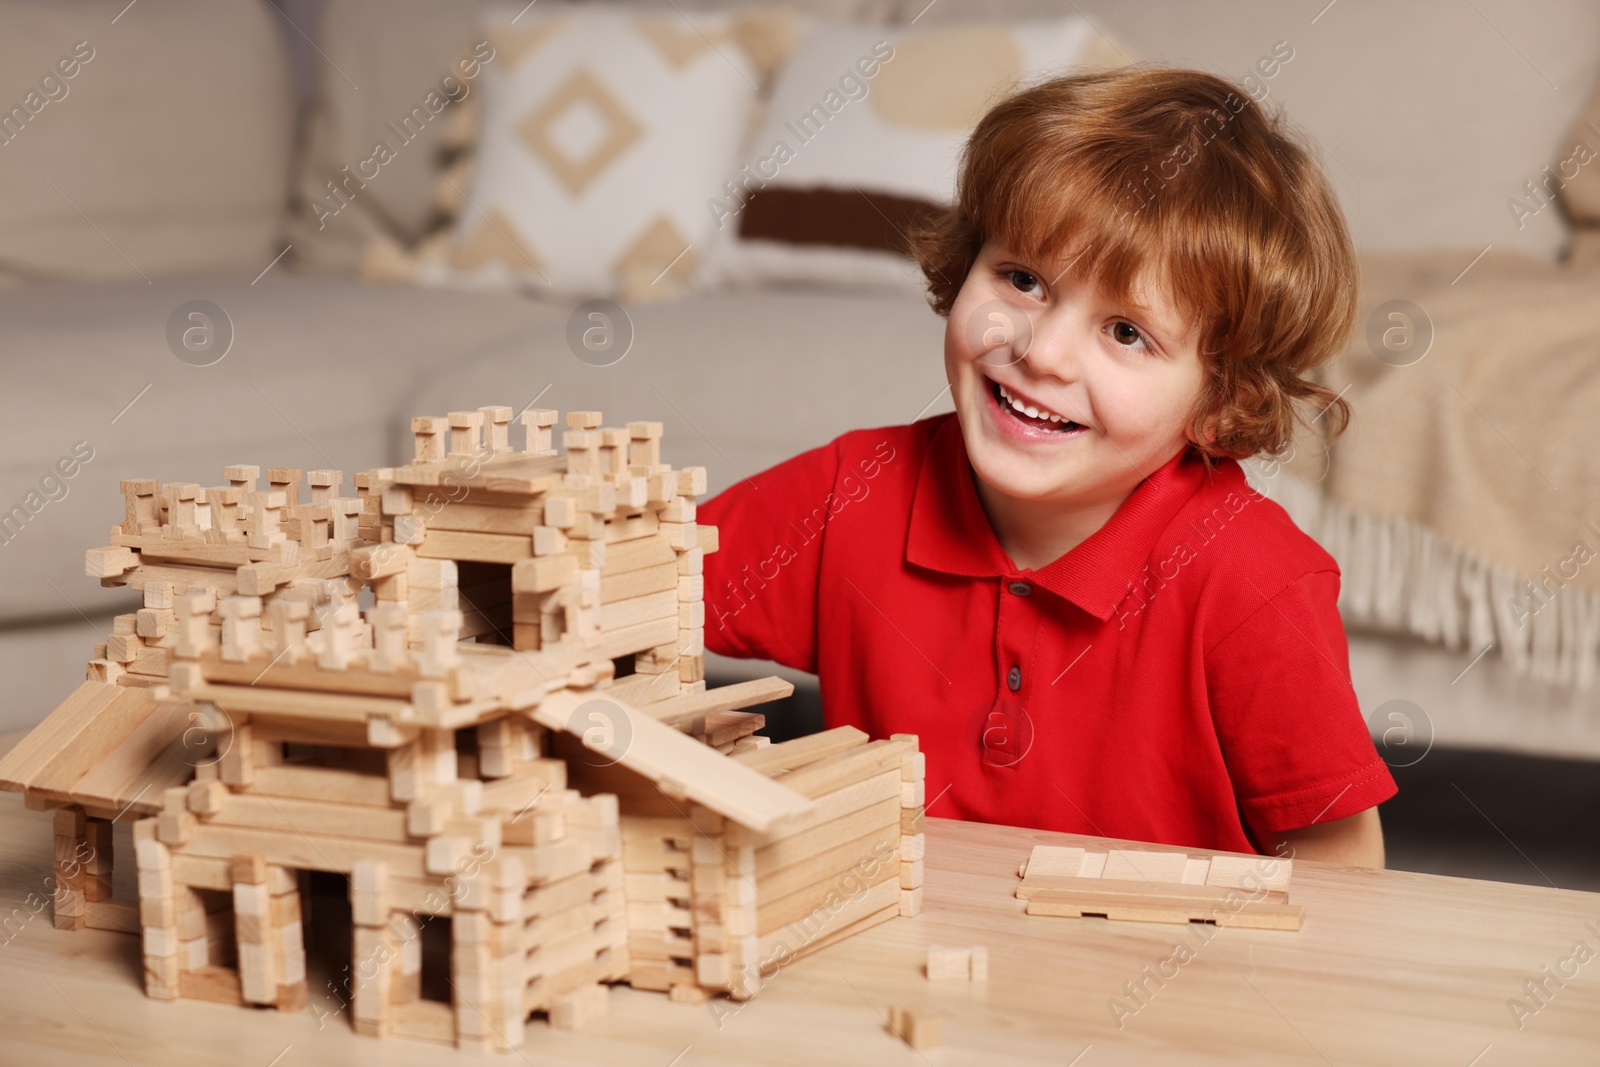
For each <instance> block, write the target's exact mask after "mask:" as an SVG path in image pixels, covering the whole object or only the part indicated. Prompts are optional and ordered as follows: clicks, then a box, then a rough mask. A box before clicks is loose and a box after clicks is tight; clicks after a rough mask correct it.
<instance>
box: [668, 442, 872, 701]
mask: <svg viewBox="0 0 1600 1067" xmlns="http://www.w3.org/2000/svg"><path fill="white" fill-rule="evenodd" d="M839 445H840V442H839V441H838V440H835V441H833V442H831V443H829V444H826V445H823V446H821V447H820V448H813V449H811V450H810V451H807V452H803V453H801V454H800V455H798V456H793V457H791V458H790V459H787V460H784V461H783V462H782V463H779V464H777V465H776V466H773V467H769V468H768V469H766V470H764V471H761V472H760V473H759V474H756V475H755V476H754V477H750V478H742V479H740V480H739V481H738V482H735V483H734V484H733V485H732V486H730V487H729V488H727V489H725V490H724V491H723V492H721V493H719V494H717V495H716V496H715V497H713V498H712V499H711V500H709V501H707V502H706V503H704V504H702V505H700V507H699V508H698V513H697V521H699V522H700V523H703V524H706V525H710V526H715V527H717V529H718V539H717V540H718V548H717V551H716V552H713V553H711V554H710V555H708V556H706V557H705V566H704V585H705V613H706V622H705V642H706V647H707V648H708V649H710V650H711V651H713V652H717V653H720V654H721V655H724V656H736V657H741V658H757V659H769V660H773V661H775V662H778V663H782V664H783V665H784V666H786V667H794V668H795V669H797V670H803V671H811V672H813V673H814V672H815V671H816V669H817V666H816V654H817V652H816V601H817V584H818V580H819V575H820V573H821V554H822V553H821V546H820V545H819V544H817V543H814V542H805V541H802V540H800V538H799V537H798V536H797V535H796V533H795V530H796V529H799V528H803V527H804V524H805V523H807V522H808V521H809V522H814V525H815V526H817V527H818V528H819V529H820V527H821V526H822V525H825V524H826V522H827V517H828V514H829V512H828V510H827V509H828V503H829V501H830V500H831V499H832V496H833V488H834V484H835V481H836V479H837V477H838V472H839ZM818 515H820V519H818V518H816V516H818ZM816 540H818V541H820V540H821V534H820V533H819V534H818V535H817V538H816Z"/></svg>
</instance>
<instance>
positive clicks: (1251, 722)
mask: <svg viewBox="0 0 1600 1067" xmlns="http://www.w3.org/2000/svg"><path fill="white" fill-rule="evenodd" d="M1338 598H1339V574H1338V572H1337V571H1314V572H1312V573H1309V574H1305V575H1302V576H1301V577H1300V578H1298V579H1296V580H1295V581H1293V582H1291V583H1289V584H1288V585H1287V586H1285V587H1284V588H1283V590H1282V591H1280V592H1279V593H1277V594H1276V595H1275V596H1273V597H1272V598H1271V599H1270V600H1269V599H1265V598H1263V602H1262V604H1261V606H1260V607H1259V608H1257V609H1256V610H1255V611H1253V612H1252V613H1251V614H1250V615H1249V616H1248V617H1246V618H1245V620H1244V621H1243V622H1242V623H1240V624H1239V625H1238V626H1237V627H1235V628H1234V629H1233V631H1232V632H1231V633H1228V634H1226V635H1225V636H1224V637H1223V638H1222V639H1221V640H1220V641H1218V642H1217V644H1216V645H1215V646H1213V647H1212V649H1211V650H1210V651H1208V652H1207V653H1206V680H1207V689H1208V693H1209V697H1210V701H1211V713H1212V718H1213V721H1214V722H1215V725H1216V729H1217V733H1218V737H1219V739H1220V741H1221V744H1222V752H1223V758H1224V759H1225V760H1226V761H1227V765H1228V771H1229V774H1230V776H1231V777H1232V778H1233V784H1234V794H1235V796H1236V797H1237V798H1238V802H1239V810H1240V812H1241V814H1242V815H1243V817H1244V819H1245V822H1246V824H1247V825H1248V826H1249V827H1250V829H1251V831H1252V832H1253V833H1254V834H1255V835H1256V837H1257V839H1258V840H1264V839H1265V838H1266V837H1267V836H1268V835H1270V834H1276V833H1282V832H1284V831H1287V830H1297V829H1300V828H1302V827H1305V826H1312V825H1314V824H1317V823H1324V822H1331V821H1333V820H1334V819H1342V818H1345V817H1346V816H1349V815H1354V814H1356V813H1357V812H1361V811H1365V810H1366V809H1367V808H1370V807H1372V806H1374V805H1375V804H1378V803H1381V802H1382V801H1385V800H1387V799H1389V798H1390V797H1392V796H1394V794H1395V793H1396V792H1397V791H1398V789H1397V787H1396V785H1395V783H1394V778H1393V777H1392V776H1391V775H1390V774H1389V768H1388V767H1387V766H1386V765H1385V764H1384V762H1383V760H1382V759H1381V758H1379V756H1378V752H1377V749H1376V747H1375V746H1374V745H1373V743H1372V737H1371V735H1370V734H1369V733H1368V730H1367V725H1366V722H1365V721H1364V720H1363V719H1362V716H1361V708H1360V705H1359V704H1358V703H1357V701H1356V694H1355V689H1354V687H1353V686H1352V685H1351V684H1350V662H1349V650H1348V647H1347V645H1346V641H1345V633H1344V624H1343V622H1342V621H1341V620H1340V618H1339V610H1338Z"/></svg>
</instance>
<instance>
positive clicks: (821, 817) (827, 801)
mask: <svg viewBox="0 0 1600 1067" xmlns="http://www.w3.org/2000/svg"><path fill="white" fill-rule="evenodd" d="M891 798H893V799H895V800H899V798H900V774H899V772H898V771H895V770H892V769H891V770H887V771H883V772H881V773H879V774H875V775H873V776H872V777H871V778H863V779H861V781H859V782H852V783H851V784H850V785H847V786H845V787H844V788H842V789H835V790H834V791H833V792H831V793H824V794H822V795H821V796H820V797H814V798H812V799H813V807H812V810H811V814H809V815H806V816H805V817H803V818H798V819H794V820H791V821H790V822H788V823H786V824H784V828H783V833H784V834H797V833H801V832H802V831H805V830H809V829H811V828H812V827H814V826H819V825H821V824H822V823H825V822H831V821H832V820H834V819H840V818H843V817H844V816H846V815H849V814H851V813H853V812H857V811H860V810H861V809H862V808H867V807H871V806H872V805H874V804H881V803H882V802H883V801H885V800H889V799H891ZM894 824H895V828H896V829H895V832H896V833H899V825H900V821H899V820H898V819H896V820H894ZM780 839H781V838H780V837H778V836H775V835H770V834H756V833H754V832H751V831H741V832H740V834H739V840H740V842H741V843H742V844H753V845H755V846H756V847H757V848H762V847H765V846H766V845H769V844H773V843H774V842H776V841H778V840H780Z"/></svg>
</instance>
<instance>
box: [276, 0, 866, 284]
mask: <svg viewBox="0 0 1600 1067" xmlns="http://www.w3.org/2000/svg"><path fill="white" fill-rule="evenodd" d="M893 5H894V0H790V2H789V3H788V4H786V5H782V6H784V7H789V8H793V9H795V10H797V11H801V12H804V13H807V14H810V15H815V16H817V17H831V18H840V19H852V20H857V21H862V22H881V21H883V20H884V19H885V18H887V17H888V14H889V12H890V10H891V9H892V8H893ZM507 6H508V3H507V0H326V4H325V9H324V14H323V19H322V25H321V27H320V28H319V30H318V31H317V32H316V33H314V34H313V36H314V37H315V38H316V40H317V43H318V46H319V47H320V48H321V50H322V52H323V53H325V55H326V56H327V61H323V60H322V59H321V58H318V59H317V62H318V67H319V75H320V79H319V80H320V85H319V88H318V90H317V95H316V98H315V102H314V105H313V108H312V114H311V121H310V124H309V127H308V131H307V146H306V150H305V153H304V158H303V160H302V161H301V163H300V165H299V167H298V171H297V174H296V176H295V179H294V185H295V189H296V191H297V195H296V198H295V205H294V219H293V229H292V234H293V239H294V244H295V247H294V252H293V256H295V257H297V265H298V266H300V267H301V268H302V269H313V270H337V271H355V270H357V269H358V267H359V266H360V265H361V263H362V259H363V256H364V255H365V256H367V257H368V265H369V266H371V265H372V264H373V263H374V262H376V261H378V260H383V261H385V262H386V263H387V264H388V268H387V269H390V270H397V271H398V276H399V277H400V278H409V277H410V276H411V275H412V273H413V272H414V267H415V264H414V263H412V262H411V257H412V255H413V254H415V253H417V252H419V251H423V252H426V251H427V249H419V246H421V245H423V243H424V242H425V241H427V240H428V239H429V238H430V237H433V238H434V240H433V241H432V243H431V245H430V246H429V247H431V249H432V253H431V254H432V255H434V256H435V257H437V255H438V254H439V252H440V250H441V249H442V247H443V246H442V245H441V244H440V243H439V240H438V238H437V235H438V234H439V233H440V232H441V230H442V229H444V228H446V227H447V226H448V224H449V222H450V219H449V218H448V216H444V215H441V214H440V212H439V211H438V210H437V203H436V195H437V190H438V187H439V184H440V176H441V174H442V173H443V171H444V169H445V167H446V166H448V165H450V162H451V161H453V162H456V163H459V154H458V152H457V150H454V149H452V148H451V146H450V144H449V142H448V140H447V137H446V124H445V123H442V122H430V123H427V124H425V125H420V126H419V128H418V129H417V131H416V135H415V136H414V138H413V139H412V140H411V141H410V142H409V143H407V144H406V145H405V146H404V151H397V152H396V154H395V158H394V159H392V160H391V161H390V162H388V163H384V164H382V167H381V177H380V178H379V179H377V180H375V181H371V182H368V183H366V187H365V188H362V189H359V190H358V195H357V196H355V197H351V198H349V206H348V207H346V208H345V209H344V210H341V211H340V212H339V213H338V214H337V215H335V216H332V217H329V216H328V215H326V214H325V213H319V212H317V211H316V210H315V205H316V204H317V203H319V202H321V201H322V198H324V197H326V196H328V195H329V190H328V185H327V183H328V182H330V181H334V182H337V181H339V180H340V179H341V178H342V176H343V170H342V168H343V167H345V166H346V165H354V164H356V163H357V162H359V161H361V160H364V159H366V158H368V157H369V156H370V154H371V152H372V150H373V147H374V144H375V142H376V141H378V140H379V139H383V138H387V139H389V140H395V138H394V136H393V134H390V133H388V132H387V129H388V127H387V124H388V123H390V122H392V121H395V120H397V119H399V118H400V117H401V116H403V115H406V114H408V113H411V112H412V109H413V108H414V107H416V106H419V105H421V104H422V101H423V97H424V95H425V94H426V93H427V92H429V91H430V90H438V89H439V88H440V86H439V82H440V81H441V80H442V78H443V77H444V75H446V74H450V73H452V72H453V71H454V64H455V63H456V62H457V60H458V59H459V58H460V57H461V55H462V53H463V51H464V50H467V49H470V48H471V46H472V45H474V44H476V43H477V42H479V41H482V40H483V39H484V38H483V35H482V34H481V33H479V32H478V26H479V25H480V24H481V22H482V21H483V18H484V17H485V15H486V14H488V13H489V12H490V11H492V10H498V9H503V8H506V7H507ZM523 6H524V5H523V4H522V3H517V4H515V5H514V6H512V8H511V10H512V12H513V14H514V13H515V12H516V11H517V10H519V9H521V8H522V7H523ZM560 6H562V5H561V2H560V0H539V3H538V4H537V5H536V6H535V7H534V8H533V9H532V10H533V11H542V12H549V11H552V10H555V9H557V8H559V7H560ZM582 6H584V7H588V8H595V7H604V6H612V5H611V4H610V3H603V4H601V3H591V4H584V5H582ZM623 6H626V7H629V8H636V9H639V10H644V11H650V12H654V13H657V14H664V15H677V16H678V17H679V18H684V17H687V18H689V19H691V20H692V19H693V18H694V17H695V16H696V15H697V14H698V13H699V12H700V11H702V10H728V9H737V8H741V7H745V6H747V3H746V0H628V2H627V3H625V5H623ZM763 6H764V7H769V8H770V7H772V6H776V5H763ZM530 14H531V12H530ZM522 21H524V20H518V23H517V24H518V25H521V24H522ZM490 65H491V66H492V65H493V61H491V63H490ZM454 73H457V74H459V72H458V71H454ZM471 87H472V86H469V88H471ZM456 95H457V96H458V98H459V102H458V103H452V104H451V105H449V108H447V109H446V110H447V111H448V110H450V109H454V108H457V107H460V106H461V104H462V103H467V104H469V105H470V102H471V100H472V99H473V95H472V94H471V93H467V94H465V96H462V95H461V94H459V93H457V94H456ZM441 114H443V113H441ZM319 216H320V217H319Z"/></svg>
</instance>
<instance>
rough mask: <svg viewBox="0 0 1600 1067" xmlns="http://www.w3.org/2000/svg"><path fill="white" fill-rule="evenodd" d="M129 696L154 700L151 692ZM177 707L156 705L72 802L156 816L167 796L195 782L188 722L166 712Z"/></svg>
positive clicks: (79, 786) (78, 785) (80, 785)
mask: <svg viewBox="0 0 1600 1067" xmlns="http://www.w3.org/2000/svg"><path fill="white" fill-rule="evenodd" d="M125 692H128V693H132V694H137V695H138V696H139V697H142V698H144V699H146V700H152V698H151V692H152V691H151V690H148V689H129V690H125ZM178 706H179V705H178V704H175V703H166V704H163V703H159V702H154V701H152V703H151V704H150V710H149V713H148V714H146V715H145V716H144V717H143V718H142V719H140V720H139V721H138V722H137V723H136V724H134V726H133V729H132V730H130V731H129V732H128V733H127V734H125V735H123V737H122V739H121V741H120V742H119V743H118V744H117V746H116V747H115V748H114V749H112V750H110V751H109V752H108V753H107V755H106V757H105V758H104V759H102V760H101V761H100V762H99V763H98V764H96V765H95V767H94V769H93V770H91V771H90V772H89V773H87V774H85V775H84V776H83V777H82V778H80V779H78V781H77V782H75V783H73V785H72V788H71V791H70V795H71V797H72V799H73V800H74V801H75V802H76V803H79V804H98V805H103V806H107V807H115V808H119V809H120V808H121V807H123V806H124V805H129V806H132V807H134V808H135V809H136V810H147V811H151V812H153V811H155V810H157V808H158V807H159V806H160V801H161V794H162V793H163V792H165V791H166V790H167V789H169V788H171V787H172V786H176V785H183V784H185V783H187V782H188V781H189V780H190V779H191V778H193V777H194V767H193V766H192V765H191V764H190V763H189V762H188V760H189V759H191V758H193V757H192V755H191V753H190V752H189V750H187V749H185V748H184V746H183V732H184V730H185V729H187V728H188V726H189V722H188V720H187V719H186V718H185V717H183V716H181V715H180V716H176V717H175V716H173V715H172V714H170V713H169V712H167V711H165V710H163V708H166V707H174V708H175V707H178Z"/></svg>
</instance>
